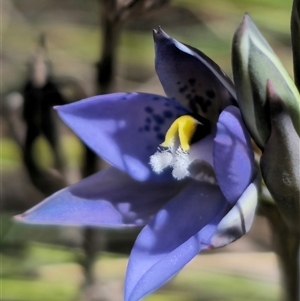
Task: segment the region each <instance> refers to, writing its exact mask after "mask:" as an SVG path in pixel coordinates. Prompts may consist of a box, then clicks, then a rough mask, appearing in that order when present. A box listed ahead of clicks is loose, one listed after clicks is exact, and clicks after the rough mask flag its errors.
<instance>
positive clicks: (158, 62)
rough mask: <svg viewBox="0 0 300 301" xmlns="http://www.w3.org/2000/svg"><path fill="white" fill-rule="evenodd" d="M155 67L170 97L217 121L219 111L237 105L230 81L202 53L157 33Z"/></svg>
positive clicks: (161, 32) (155, 39)
mask: <svg viewBox="0 0 300 301" xmlns="http://www.w3.org/2000/svg"><path fill="white" fill-rule="evenodd" d="M153 35H154V41H155V53H156V57H155V68H156V72H157V74H158V77H159V79H160V82H161V84H162V86H163V88H164V90H165V93H166V95H167V96H168V97H170V98H174V99H176V100H177V101H179V102H181V103H182V104H183V105H185V106H186V107H188V108H189V109H191V110H192V111H193V113H199V114H200V115H202V116H204V117H206V118H207V119H209V120H211V121H213V122H217V119H218V116H219V112H220V111H221V110H222V109H223V108H225V107H226V106H228V105H231V104H234V103H236V101H235V89H234V86H233V84H232V82H231V80H230V79H229V78H228V77H227V76H226V75H225V73H224V72H223V71H222V70H221V69H220V67H219V66H218V65H217V64H216V63H214V62H213V61H212V60H211V59H210V58H208V57H207V56H206V55H204V54H203V53H202V52H200V51H199V50H197V49H195V48H192V47H190V46H187V45H184V44H182V43H180V42H178V41H176V40H174V39H172V38H170V37H169V36H168V35H167V34H166V33H165V32H164V31H163V30H162V29H161V28H159V29H158V30H154V32H153Z"/></svg>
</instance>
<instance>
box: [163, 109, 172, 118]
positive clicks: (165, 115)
mask: <svg viewBox="0 0 300 301" xmlns="http://www.w3.org/2000/svg"><path fill="white" fill-rule="evenodd" d="M163 114H164V117H165V118H172V117H173V113H172V112H171V111H164V112H163Z"/></svg>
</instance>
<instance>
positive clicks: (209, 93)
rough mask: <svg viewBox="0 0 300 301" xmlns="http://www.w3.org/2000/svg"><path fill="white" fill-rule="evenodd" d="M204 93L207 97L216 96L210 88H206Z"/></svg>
mask: <svg viewBox="0 0 300 301" xmlns="http://www.w3.org/2000/svg"><path fill="white" fill-rule="evenodd" d="M205 94H206V96H207V97H208V98H215V97H216V93H215V92H214V91H212V90H207V91H206V92H205Z"/></svg>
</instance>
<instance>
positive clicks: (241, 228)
mask: <svg viewBox="0 0 300 301" xmlns="http://www.w3.org/2000/svg"><path fill="white" fill-rule="evenodd" d="M258 190H259V183H258V177H256V179H255V180H254V181H253V182H252V183H251V184H250V185H249V186H248V187H247V189H246V190H245V191H244V193H243V194H242V195H241V197H240V198H239V200H238V201H237V203H236V204H235V205H234V206H233V207H232V209H231V210H230V211H229V212H228V213H227V214H226V215H225V217H224V218H223V219H222V220H221V222H220V223H219V225H218V227H217V230H216V232H215V234H214V235H213V237H212V239H211V246H212V247H215V248H219V247H223V246H226V245H228V244H230V243H231V242H233V241H236V240H237V239H239V238H240V237H242V236H243V235H244V234H246V233H247V232H248V231H249V230H250V227H251V225H252V223H253V219H254V215H255V208H256V205H257V200H258Z"/></svg>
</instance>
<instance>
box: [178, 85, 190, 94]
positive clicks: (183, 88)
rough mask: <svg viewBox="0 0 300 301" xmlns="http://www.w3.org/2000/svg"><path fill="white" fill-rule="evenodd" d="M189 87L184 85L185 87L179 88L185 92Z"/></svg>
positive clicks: (181, 91)
mask: <svg viewBox="0 0 300 301" xmlns="http://www.w3.org/2000/svg"><path fill="white" fill-rule="evenodd" d="M187 89H188V86H183V87H181V88H179V92H180V93H184V92H185V91H186V90H187Z"/></svg>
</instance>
